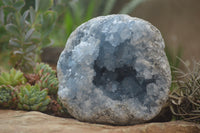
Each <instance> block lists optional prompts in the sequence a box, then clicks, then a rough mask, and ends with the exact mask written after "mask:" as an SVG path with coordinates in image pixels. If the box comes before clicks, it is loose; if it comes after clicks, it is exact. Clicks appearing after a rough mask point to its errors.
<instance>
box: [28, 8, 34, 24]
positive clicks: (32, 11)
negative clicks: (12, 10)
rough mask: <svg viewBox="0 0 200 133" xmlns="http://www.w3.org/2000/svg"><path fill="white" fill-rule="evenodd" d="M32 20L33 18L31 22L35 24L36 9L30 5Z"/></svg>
mask: <svg viewBox="0 0 200 133" xmlns="http://www.w3.org/2000/svg"><path fill="white" fill-rule="evenodd" d="M29 11H30V20H31V23H32V24H33V23H34V22H35V14H36V13H35V10H34V9H33V7H30V10H29Z"/></svg>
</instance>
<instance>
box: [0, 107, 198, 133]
mask: <svg viewBox="0 0 200 133" xmlns="http://www.w3.org/2000/svg"><path fill="white" fill-rule="evenodd" d="M0 119H1V121H0V132H1V133H16V132H18V133H200V126H199V125H197V124H194V123H189V122H183V121H171V122H164V123H146V124H140V125H134V126H110V125H101V124H89V123H85V122H79V121H77V120H74V119H69V118H60V117H54V116H50V115H47V114H43V113H41V112H36V111H31V112H25V111H14V110H0Z"/></svg>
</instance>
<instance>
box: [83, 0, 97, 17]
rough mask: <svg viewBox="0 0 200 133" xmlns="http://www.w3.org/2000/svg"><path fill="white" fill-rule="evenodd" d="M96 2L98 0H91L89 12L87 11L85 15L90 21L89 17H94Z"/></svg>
mask: <svg viewBox="0 0 200 133" xmlns="http://www.w3.org/2000/svg"><path fill="white" fill-rule="evenodd" d="M95 4H96V1H95V0H91V1H90V3H89V5H88V8H87V12H86V16H85V21H88V20H89V19H91V18H92V17H93V13H94V9H95Z"/></svg>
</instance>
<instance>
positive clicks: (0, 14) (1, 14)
mask: <svg viewBox="0 0 200 133" xmlns="http://www.w3.org/2000/svg"><path fill="white" fill-rule="evenodd" d="M0 24H2V25H4V11H3V8H0Z"/></svg>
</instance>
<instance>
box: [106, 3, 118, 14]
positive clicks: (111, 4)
mask: <svg viewBox="0 0 200 133" xmlns="http://www.w3.org/2000/svg"><path fill="white" fill-rule="evenodd" d="M115 2H116V0H108V1H107V3H106V5H105V9H104V11H103V15H108V14H109V13H110V12H111V10H112V9H113V7H114V5H115Z"/></svg>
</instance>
